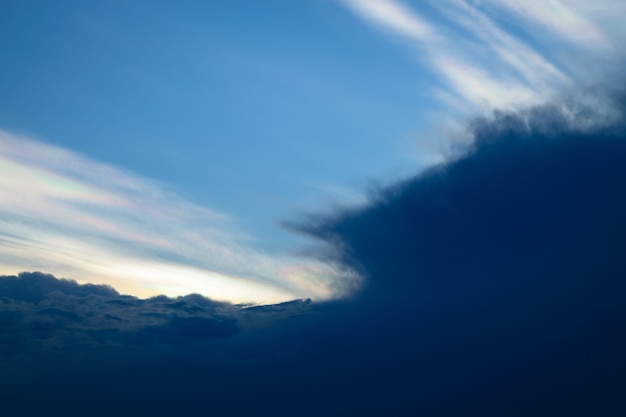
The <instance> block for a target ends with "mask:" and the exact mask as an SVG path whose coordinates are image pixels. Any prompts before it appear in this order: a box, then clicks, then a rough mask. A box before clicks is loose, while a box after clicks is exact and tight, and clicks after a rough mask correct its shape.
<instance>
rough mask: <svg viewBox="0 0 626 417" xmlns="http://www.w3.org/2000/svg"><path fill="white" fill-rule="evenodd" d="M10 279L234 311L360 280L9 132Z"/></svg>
mask: <svg viewBox="0 0 626 417" xmlns="http://www.w3.org/2000/svg"><path fill="white" fill-rule="evenodd" d="M0 201H2V204H1V205H0V274H4V275H14V274H17V273H19V272H22V271H35V270H37V271H41V272H45V273H51V274H54V275H55V276H57V277H60V278H70V279H75V280H76V281H78V282H80V283H94V284H108V285H111V286H113V287H114V288H115V289H116V290H118V291H119V292H121V293H125V294H130V295H134V296H138V297H150V296H155V295H159V294H164V295H168V296H179V295H185V294H190V293H199V294H202V295H204V296H207V297H210V298H213V299H216V300H221V301H229V302H234V303H254V304H267V303H276V302H281V301H288V300H292V299H296V298H311V299H314V300H328V299H334V298H338V297H342V296H345V295H347V294H349V293H350V292H351V291H353V290H354V289H355V288H356V287H357V286H358V282H359V277H358V276H357V274H356V273H354V272H352V271H346V270H344V269H342V268H339V267H337V266H335V265H330V264H326V263H323V262H319V261H317V260H314V259H310V258H303V257H298V256H294V255H290V254H277V255H276V254H274V255H269V254H267V253H264V252H262V251H261V250H259V249H257V248H255V247H253V246H252V245H251V243H250V242H251V241H252V239H250V237H249V236H247V235H246V234H245V233H244V232H243V231H242V230H241V229H240V228H239V227H238V226H237V223H236V221H235V220H234V219H232V218H231V217H230V216H228V215H224V214H223V213H218V212H216V211H214V210H210V209H208V208H206V207H202V206H199V205H196V204H193V203H190V202H189V201H186V200H185V199H183V198H182V197H180V196H179V195H177V194H175V193H173V192H171V191H168V190H167V189H165V188H164V187H163V186H162V185H160V184H157V183H155V182H152V181H149V180H146V179H143V178H140V177H138V176H136V175H133V174H129V173H127V172H123V171H121V170H119V169H116V168H115V167H112V166H110V165H106V164H102V163H99V162H97V161H93V160H90V159H89V158H86V157H84V156H81V155H79V154H76V153H73V152H71V151H68V150H65V149H61V148H59V147H55V146H50V145H47V144H44V143H41V142H37V141H34V140H32V139H29V138H25V137H19V136H16V135H11V134H9V133H5V132H2V131H0Z"/></svg>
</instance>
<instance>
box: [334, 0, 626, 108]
mask: <svg viewBox="0 0 626 417" xmlns="http://www.w3.org/2000/svg"><path fill="white" fill-rule="evenodd" d="M343 3H344V4H345V5H346V6H347V7H348V9H349V10H351V11H352V12H354V13H355V14H356V15H357V16H359V17H361V18H363V19H364V20H365V21H367V22H369V23H371V24H373V25H374V26H375V27H376V28H379V29H380V28H382V29H384V30H385V31H386V32H387V33H391V34H393V35H394V36H396V37H400V38H403V39H405V40H406V41H408V42H409V44H410V45H411V46H412V47H414V48H415V50H416V51H417V52H418V53H419V62H420V64H425V65H426V66H428V67H429V68H430V70H431V72H432V74H433V77H434V82H433V90H432V92H433V94H434V95H435V96H437V97H439V98H440V99H441V100H442V101H444V102H446V103H447V104H449V105H451V106H452V107H453V108H457V109H463V110H464V111H465V112H467V111H468V110H470V111H473V110H476V109H477V108H478V109H486V110H491V109H494V108H499V109H513V108H518V107H528V106H533V105H539V104H543V103H546V102H547V101H549V100H550V99H552V98H553V96H554V95H555V94H558V93H559V92H560V91H562V90H563V89H564V88H566V87H568V86H571V85H572V84H574V83H578V82H581V81H584V82H593V80H590V79H589V77H588V76H589V70H583V71H581V70H580V68H579V67H581V65H580V58H581V56H584V55H585V54H588V53H589V51H593V52H592V53H593V54H594V56H595V54H601V53H602V54H606V53H609V54H612V53H614V52H615V51H614V47H615V43H614V39H616V38H619V33H613V32H620V31H621V29H619V27H618V25H616V24H615V22H613V23H611V21H612V20H614V19H615V18H614V14H613V15H612V14H611V13H607V9H611V6H612V5H614V4H615V2H613V1H610V0H609V1H606V2H603V1H599V2H595V3H597V4H596V5H595V6H594V7H592V6H589V5H588V4H586V2H568V3H567V4H566V3H565V2H561V1H558V0H553V1H546V2H533V1H531V2H516V1H508V0H506V1H502V2H500V1H498V2H496V1H493V0H484V1H470V0H445V1H429V2H425V3H422V4H420V5H417V4H410V6H409V3H406V4H404V3H402V2H401V1H398V0H367V1H357V0H344V1H343ZM602 4H603V5H604V6H605V7H600V6H599V5H602ZM616 7H617V6H616ZM623 8H624V6H620V7H617V8H613V12H614V13H618V10H620V9H623ZM618 14H619V13H618ZM611 16H613V17H611ZM605 27H607V28H609V29H610V30H609V31H607V30H605V29H604V28H605ZM563 42H565V43H566V44H567V45H568V48H569V49H570V51H569V52H568V53H567V54H565V53H564V52H563V50H562V49H563V48H562V44H563ZM603 62H604V63H606V61H603ZM583 78H584V79H583Z"/></svg>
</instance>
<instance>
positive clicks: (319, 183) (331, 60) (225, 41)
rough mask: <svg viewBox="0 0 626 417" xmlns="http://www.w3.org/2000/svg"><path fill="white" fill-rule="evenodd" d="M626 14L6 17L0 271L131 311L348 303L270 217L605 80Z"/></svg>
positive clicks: (364, 5)
mask: <svg viewBox="0 0 626 417" xmlns="http://www.w3.org/2000/svg"><path fill="white" fill-rule="evenodd" d="M625 14H626V5H624V4H623V2H620V1H611V0H608V1H596V2H593V4H589V2H585V1H578V0H576V1H574V0H572V1H567V2H566V1H549V2H526V3H523V4H522V3H519V2H515V1H513V0H502V1H495V0H484V1H460V0H459V1H452V0H450V1H426V2H409V1H406V2H400V1H395V0H394V1H391V0H344V1H340V0H337V1H331V0H323V1H320V0H318V1H313V0H310V1H309V0H302V1H287V0H285V1H271V2H254V1H242V0H238V1H228V2H200V1H198V2H194V1H186V2H165V1H134V2H125V1H109V2H80V1H57V2H43V1H3V2H1V3H0V50H1V51H2V56H3V62H4V64H3V65H2V66H1V67H0V129H1V131H2V133H1V134H0V146H1V148H0V150H1V151H2V153H1V156H2V157H3V159H2V162H3V164H2V165H0V169H2V170H3V171H4V172H5V175H3V180H2V181H1V182H0V185H1V186H2V187H0V190H2V193H3V194H2V198H3V201H5V204H4V205H3V209H2V212H1V213H0V214H2V217H1V220H2V223H1V228H0V237H1V238H2V242H3V246H2V250H1V251H0V264H2V266H3V270H2V271H0V272H2V273H11V274H14V273H16V272H19V271H20V270H33V269H40V270H44V271H47V272H52V273H55V274H56V275H61V276H68V277H71V278H78V279H82V280H89V279H90V280H93V281H94V282H104V283H110V284H112V285H115V286H116V288H118V289H120V290H121V291H125V292H129V293H132V294H136V295H141V296H146V295H154V294H156V293H166V294H172V295H176V294H185V293H189V292H201V293H203V294H205V295H208V296H212V297H215V298H217V299H226V300H230V301H237V302H241V301H251V302H261V303H262V302H276V301H281V300H287V299H291V298H297V297H304V298H306V297H312V298H314V299H328V298H336V297H341V296H344V295H347V294H349V293H350V292H351V291H353V290H354V289H355V288H357V287H358V285H359V283H360V278H359V277H358V276H357V274H356V273H355V272H354V271H350V270H345V269H342V268H340V267H339V266H337V265H330V264H328V263H324V262H320V261H318V260H316V259H312V258H306V257H302V256H299V255H298V253H299V252H300V251H302V249H303V248H304V247H305V244H304V243H303V242H302V241H301V240H300V239H299V238H297V237H295V236H293V235H290V234H289V233H287V232H286V231H285V230H283V228H281V226H280V224H281V222H283V221H288V220H291V219H293V218H294V217H296V216H298V215H299V214H301V213H303V212H315V211H318V210H324V209H325V208H326V207H329V206H332V205H333V204H359V203H361V202H363V199H364V190H365V189H366V188H367V185H368V184H369V182H370V181H379V182H383V183H386V182H390V181H393V180H395V179H398V178H400V177H402V176H405V175H408V174H411V173H414V172H417V171H419V170H421V169H423V168H424V167H426V166H428V165H430V164H433V163H436V162H439V161H441V160H442V159H445V158H446V156H447V155H448V154H449V152H450V149H451V148H453V147H454V146H456V145H457V144H463V143H467V141H471V139H472V138H471V137H466V136H464V130H463V122H464V120H465V118H467V117H470V116H474V115H477V114H488V113H489V112H490V111H491V110H493V109H495V108H498V109H509V110H516V109H520V108H523V107H525V106H532V105H539V104H542V103H544V102H547V101H549V100H551V99H553V98H554V97H555V96H557V95H559V94H560V93H561V91H563V90H565V89H567V88H570V87H571V86H573V85H583V86H593V85H594V83H596V82H599V81H600V80H602V81H603V82H609V83H610V82H611V81H612V80H611V79H607V74H608V75H611V74H612V71H614V69H615V68H617V65H618V64H619V62H620V60H621V59H623V58H622V51H621V50H620V48H619V47H618V46H619V45H621V44H623V43H622V41H623V39H624V36H625V35H626V32H625V31H624V30H623V28H622V25H621V22H620V20H621V19H620V17H621V16H624V15H625ZM593 100H595V97H594V96H593V95H584V94H583V95H581V96H580V97H577V98H576V100H575V102H574V103H573V104H572V103H570V104H571V108H569V109H565V110H566V111H565V113H568V112H569V114H575V112H576V109H577V107H576V106H577V104H576V103H593ZM595 107H596V108H598V109H599V110H600V111H601V113H603V114H605V116H606V118H608V119H610V118H611V117H612V110H611V108H610V106H608V105H607V104H606V103H602V102H598V103H596V106H595ZM577 120H578V119H577ZM581 123H583V122H581ZM86 276H88V277H91V278H84V277H86Z"/></svg>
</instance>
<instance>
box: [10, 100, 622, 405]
mask: <svg viewBox="0 0 626 417" xmlns="http://www.w3.org/2000/svg"><path fill="white" fill-rule="evenodd" d="M559 108H560V106H552V107H545V106H544V107H541V108H535V109H533V110H530V111H529V112H528V113H527V114H515V113H507V112H502V113H498V114H497V115H496V116H495V117H494V118H491V119H479V120H476V121H475V122H474V123H473V124H472V126H471V129H470V130H471V132H472V135H474V136H475V137H476V138H477V142H476V146H475V147H474V148H473V149H472V150H471V151H470V152H469V153H468V154H466V155H464V156H460V157H459V158H457V159H456V160H454V161H451V162H449V163H447V164H445V165H441V166H439V167H435V168H433V169H432V170H430V171H428V172H426V173H424V174H422V175H419V176H416V177H412V178H408V179H406V180H405V181H403V182H400V183H398V184H396V185H394V186H391V187H386V188H384V189H380V190H379V191H378V192H377V193H376V194H375V196H374V197H373V200H372V202H371V203H370V204H369V205H368V206H366V207H362V208H359V209H353V210H348V211H340V212H337V213H335V215H334V216H330V217H321V218H312V219H307V220H306V221H304V222H303V224H302V225H301V227H300V229H301V231H303V232H306V233H310V234H312V235H313V236H314V237H316V238H318V239H322V240H325V241H327V242H329V244H331V245H335V248H336V251H335V252H330V253H329V252H326V253H325V255H326V256H327V257H328V261H329V262H331V263H332V262H340V263H343V264H344V266H345V268H347V269H358V270H361V271H364V272H365V273H367V275H368V280H367V285H366V286H365V287H364V288H363V290H362V291H361V292H360V293H359V295H358V296H357V297H353V298H352V299H351V300H350V301H345V302H339V301H338V302H334V303H327V304H316V303H312V304H310V305H309V304H306V303H296V304H293V305H289V306H282V307H281V306H267V307H263V309H261V310H256V311H255V310H253V311H250V310H249V309H242V308H241V307H237V306H232V305H228V304H221V303H215V302H213V301H210V300H206V299H202V298H197V297H196V298H194V297H190V298H185V297H182V298H179V299H176V300H173V299H166V298H156V299H153V300H145V301H140V300H137V299H134V298H132V297H131V298H125V297H123V296H119V295H117V293H115V292H114V291H113V290H112V289H111V288H108V287H94V286H91V287H88V288H82V287H79V286H76V285H75V284H71V283H67V282H57V281H50V279H51V278H50V277H48V278H46V277H43V278H42V277H41V276H38V275H37V276H35V278H38V279H40V280H43V282H44V283H45V282H48V284H50V282H52V283H53V284H50V287H49V288H54V291H44V292H43V293H42V292H41V291H39V292H37V290H33V289H32V285H31V286H27V285H22V287H20V288H22V289H21V290H20V291H21V292H20V291H18V290H17V289H16V288H17V287H16V285H17V283H19V282H21V283H22V284H25V283H26V282H28V281H20V279H24V278H27V276H23V277H21V278H15V277H14V278H0V299H1V300H2V303H1V304H0V317H1V318H2V320H3V321H2V326H0V335H1V337H2V338H3V339H2V340H3V343H2V344H1V345H2V347H3V349H4V350H3V355H4V356H2V360H4V361H5V362H4V364H3V368H2V369H10V370H11V372H13V374H11V375H16V374H23V375H28V374H36V375H41V377H38V378H26V379H25V380H20V378H18V377H14V378H7V377H5V378H4V379H2V378H0V384H3V390H2V391H1V392H2V393H3V395H5V396H6V395H9V396H10V398H11V399H12V400H11V401H10V402H8V403H6V402H5V403H4V404H9V405H8V406H5V407H13V406H16V407H17V406H19V407H21V408H16V410H19V411H21V414H22V415H24V414H25V410H26V411H28V412H31V413H33V412H36V411H38V410H42V409H47V410H55V411H58V410H61V411H63V412H65V413H66V415H78V413H80V412H84V409H85V407H86V406H87V405H89V404H93V402H94V401H97V398H98V395H102V393H106V395H108V396H109V397H110V398H115V399H116V401H101V402H102V404H101V406H100V407H99V409H98V410H96V412H101V413H102V415H106V414H107V413H112V412H114V411H116V410H117V411H118V412H119V409H118V408H119V404H120V403H123V404H124V407H126V408H124V411H128V413H130V411H129V410H134V411H138V410H141V411H143V412H147V411H148V410H149V411H153V412H155V413H157V414H158V413H161V414H163V415H165V414H166V413H168V412H170V413H171V412H174V411H176V412H183V411H184V412H187V413H191V412H192V411H193V410H197V409H198V408H200V409H202V410H204V409H206V407H209V408H210V409H211V410H212V411H213V412H215V413H217V414H230V415H233V414H234V415H245V414H252V413H255V414H257V415H268V416H269V415H272V416H291V415H294V414H297V415H303V416H314V415H322V414H323V415H331V416H332V415H337V416H343V415H365V416H370V415H371V416H374V415H376V416H378V415H385V414H390V413H391V414H393V415H400V416H402V415H407V416H408V415H411V416H413V415H423V416H458V415H481V416H493V417H496V416H502V415H506V416H527V415H533V416H554V415H568V416H588V415H602V416H618V415H623V414H624V413H626V404H625V403H624V401H623V393H624V390H625V389H626V386H625V384H624V378H623V375H624V374H625V373H626V360H625V359H624V355H623V352H624V351H625V350H626V336H624V332H623V331H622V330H623V328H624V326H625V325H626V304H625V302H624V300H626V280H625V279H624V277H626V258H625V257H624V256H623V250H624V248H625V247H626V220H625V216H624V213H626V194H624V191H623V190H624V185H625V184H626V164H624V163H623V162H624V160H626V129H625V128H624V126H623V125H613V126H611V127H605V128H602V129H593V130H590V129H585V130H580V129H578V128H576V127H573V126H576V125H575V124H574V125H572V124H571V123H570V119H569V116H567V115H563V114H562V113H561V112H560V111H559V110H558V109H559ZM320 256H321V255H320ZM30 278H33V277H30ZM46 279H48V281H46ZM7 280H8V281H7ZM6 282H11V283H12V284H11V285H13V287H11V286H10V285H5V284H3V283H6ZM55 282H56V283H55ZM14 284H15V285H14ZM9 287H11V288H13V289H12V290H11V289H10V288H9ZM25 288H26V289H25ZM46 288H48V287H46ZM81 288H82V289H81ZM11 291H12V292H11ZM109 316H110V317H109ZM265 317H269V323H271V326H267V324H268V320H266V319H265ZM99 330H101V331H99ZM11 346H14V347H15V348H14V349H13V350H11ZM25 346H26V347H25ZM59 346H61V349H57V348H58V347H59ZM27 347H28V348H27ZM55 349H56V350H55ZM20 352H25V353H26V354H25V355H19V353H20ZM16 353H17V354H16ZM51 358H53V359H54V360H51ZM47 369H51V370H52V369H53V370H54V371H53V372H52V371H51V372H48V373H47V372H46V370H47ZM4 375H5V376H6V375H7V374H6V373H5V374H4ZM96 393H100V394H96ZM32 396H36V397H37V398H38V399H39V400H40V401H39V402H37V403H34V402H28V401H25V399H26V398H30V397H32ZM38 407H39V408H38ZM14 415H19V413H14Z"/></svg>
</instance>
